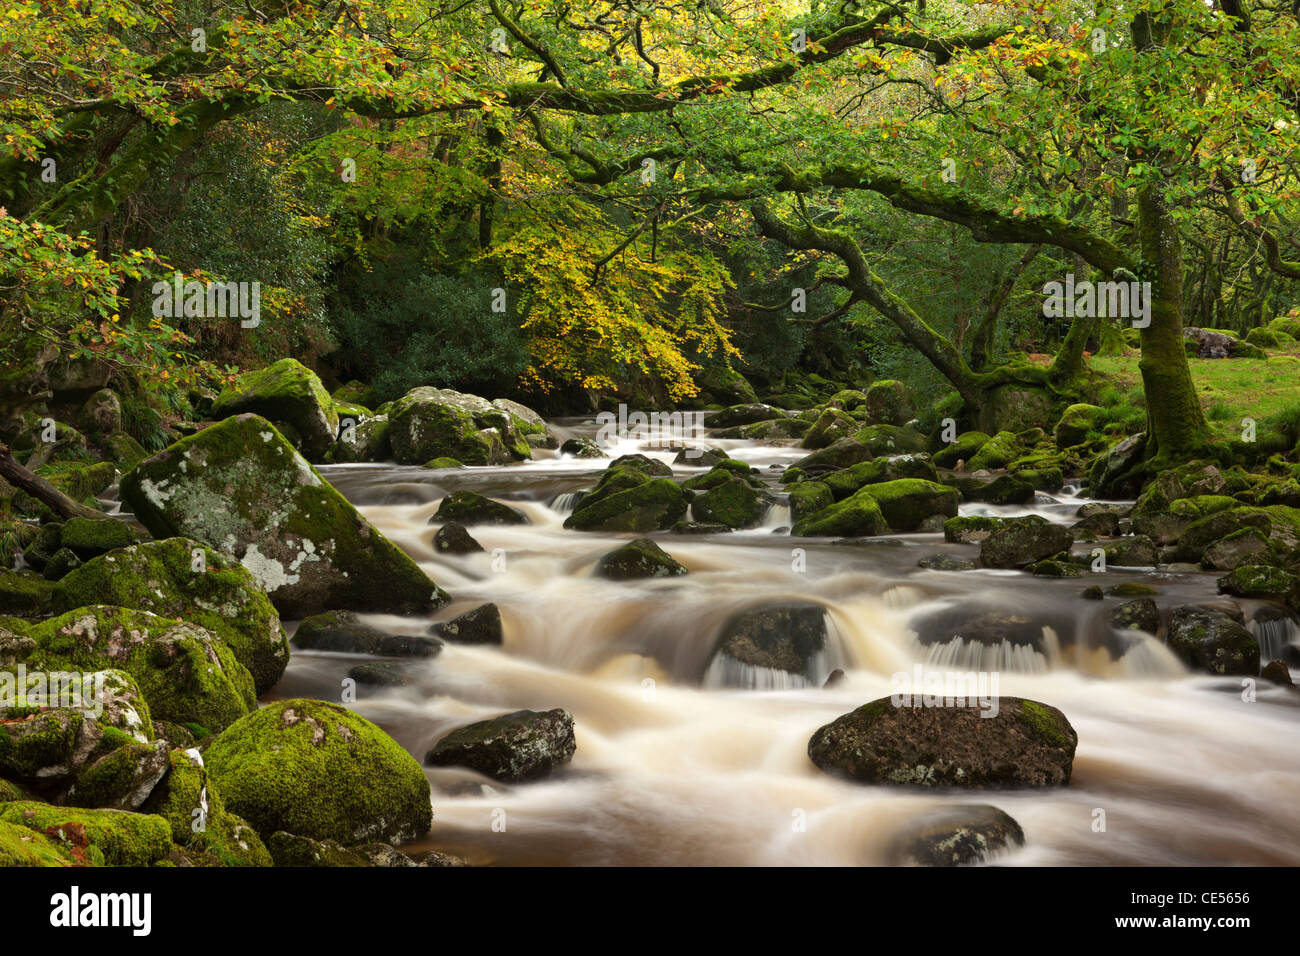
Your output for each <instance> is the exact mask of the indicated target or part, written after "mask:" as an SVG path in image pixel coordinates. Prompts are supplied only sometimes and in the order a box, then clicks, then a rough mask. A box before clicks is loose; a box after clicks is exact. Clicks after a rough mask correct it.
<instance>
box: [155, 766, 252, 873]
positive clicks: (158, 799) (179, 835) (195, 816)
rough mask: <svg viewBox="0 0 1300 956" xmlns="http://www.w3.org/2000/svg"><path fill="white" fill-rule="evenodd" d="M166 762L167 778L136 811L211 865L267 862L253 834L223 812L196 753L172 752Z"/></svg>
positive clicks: (223, 805)
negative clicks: (155, 819) (156, 819)
mask: <svg viewBox="0 0 1300 956" xmlns="http://www.w3.org/2000/svg"><path fill="white" fill-rule="evenodd" d="M167 762H168V769H167V775H166V776H165V777H163V779H162V780H161V781H159V783H158V785H157V786H156V787H154V789H153V792H152V793H150V794H149V799H148V800H146V801H145V803H144V806H143V807H142V808H141V809H142V810H143V811H144V812H145V813H154V814H157V815H158V816H160V817H162V818H163V819H165V820H166V821H167V822H168V824H169V825H170V827H171V838H172V841H173V842H174V843H177V844H178V845H180V846H183V847H185V848H186V849H188V850H190V851H191V852H192V853H195V854H198V855H199V857H200V859H202V860H203V861H204V862H208V863H210V864H220V865H223V866H270V865H271V864H272V860H271V854H270V853H269V852H267V849H266V846H265V845H264V844H263V843H262V840H261V838H260V837H259V836H258V835H257V832H256V831H255V830H254V829H253V828H252V827H251V826H249V825H248V824H247V823H246V822H245V821H244V820H243V819H241V818H240V817H238V816H236V815H235V814H233V813H231V812H230V811H229V810H227V809H226V805H225V801H224V800H222V798H221V794H220V792H219V791H218V789H217V787H216V786H215V785H214V784H213V783H212V781H210V780H209V779H208V773H207V769H206V768H205V767H204V765H203V760H202V758H200V757H199V756H198V755H197V753H192V752H189V751H185V750H179V749H177V750H172V751H171V752H170V753H169V754H168V755H167Z"/></svg>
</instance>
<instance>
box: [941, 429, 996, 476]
mask: <svg viewBox="0 0 1300 956" xmlns="http://www.w3.org/2000/svg"><path fill="white" fill-rule="evenodd" d="M988 440H989V436H988V435H987V434H985V433H984V432H979V431H973V432H962V433H961V434H960V435H958V436H957V439H956V440H955V441H951V442H948V443H947V444H945V445H944V446H943V448H941V449H940V450H939V451H936V452H935V453H934V463H935V465H936V466H938V467H939V468H956V467H957V463H958V462H961V463H962V466H963V467H965V463H966V462H969V461H970V460H971V459H972V458H974V457H975V453H976V452H978V451H979V450H980V449H981V448H983V447H984V445H985V443H987V442H988Z"/></svg>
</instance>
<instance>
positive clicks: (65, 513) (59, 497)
mask: <svg viewBox="0 0 1300 956" xmlns="http://www.w3.org/2000/svg"><path fill="white" fill-rule="evenodd" d="M0 478H4V479H5V481H7V482H9V484H11V485H13V486H14V487H15V488H20V489H22V490H23V491H25V492H27V493H28V494H29V495H31V496H32V497H33V498H35V499H36V500H37V501H39V502H41V503H42V504H45V505H47V506H49V508H50V510H51V511H53V512H54V513H55V514H57V515H58V516H59V517H60V518H93V519H96V520H98V519H100V518H107V519H109V520H110V521H111V520H112V515H107V514H105V513H104V512H102V511H99V510H98V509H96V508H90V507H87V506H86V505H83V504H81V502H79V501H73V500H72V499H71V498H69V497H68V496H67V495H65V494H64V493H63V492H61V491H59V489H58V488H55V487H54V486H53V485H52V484H50V483H49V482H48V481H46V480H45V479H44V478H42V477H41V476H40V475H34V474H32V473H31V472H30V471H28V470H27V469H26V468H24V467H23V466H22V465H20V464H19V463H18V462H17V461H16V460H15V459H14V456H13V453H12V452H10V451H9V446H8V445H5V444H3V443H0Z"/></svg>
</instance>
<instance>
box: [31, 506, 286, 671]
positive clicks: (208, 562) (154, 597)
mask: <svg viewBox="0 0 1300 956" xmlns="http://www.w3.org/2000/svg"><path fill="white" fill-rule="evenodd" d="M69 523H71V522H69ZM88 604H114V605H117V606H119V607H129V608H135V609H136V610H140V611H152V612H153V613H154V614H159V615H162V616H163V617H172V618H183V619H184V620H186V621H188V622H190V623H192V624H197V625H198V626H199V627H202V628H204V629H205V630H207V631H208V632H209V633H211V634H213V635H214V636H216V637H218V638H220V639H221V640H222V641H224V642H225V644H226V646H228V647H229V648H230V649H231V651H233V652H234V655H235V658H236V659H237V660H238V661H239V663H241V664H243V665H244V666H245V667H247V668H248V672H249V673H250V674H252V675H253V686H254V688H255V689H256V691H257V693H259V694H260V693H262V692H264V691H267V690H269V689H270V688H272V687H273V686H275V683H276V681H278V680H279V679H280V676H281V675H282V674H283V673H284V669H285V667H286V666H288V663H289V640H288V638H287V637H286V636H285V633H284V628H282V627H281V626H280V616H279V614H277V613H276V610H275V607H274V606H273V605H272V604H271V601H270V599H269V598H268V597H267V596H266V593H265V592H264V591H263V590H262V588H261V587H260V585H259V582H258V581H257V579H256V578H254V577H253V575H252V573H251V572H249V570H248V569H247V568H245V567H244V566H243V565H241V564H237V563H236V562H235V561H234V560H232V559H230V558H228V557H226V556H225V555H223V554H220V553H219V552H216V551H213V550H212V549H210V548H205V547H204V546H203V545H201V544H199V543H198V542H197V541H194V540H192V539H190V538H165V539H163V540H161V541H148V542H145V543H143V544H137V545H132V546H131V547H127V548H122V549H120V550H118V551H112V552H109V553H108V554H104V555H101V556H100V557H97V558H93V559H92V560H90V561H88V562H86V564H84V565H82V566H81V567H80V568H78V569H77V570H75V571H73V572H72V573H70V574H68V575H67V576H66V577H64V578H63V579H62V580H61V581H59V584H58V586H57V587H56V588H55V591H54V598H53V602H52V605H53V608H54V611H55V613H61V612H63V611H70V610H72V609H73V608H78V607H84V606H86V605H88Z"/></svg>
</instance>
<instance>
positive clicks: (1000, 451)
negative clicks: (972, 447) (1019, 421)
mask: <svg viewBox="0 0 1300 956" xmlns="http://www.w3.org/2000/svg"><path fill="white" fill-rule="evenodd" d="M1022 454H1023V452H1022V451H1021V445H1020V440H1019V439H1018V438H1017V437H1016V436H1015V434H1014V433H1013V432H998V433H997V434H996V435H994V436H993V437H992V438H990V439H989V440H988V441H986V442H985V443H984V444H983V445H981V446H980V450H979V451H977V452H976V453H975V457H974V458H972V459H970V461H968V462H966V470H967V471H980V470H981V469H988V470H990V471H991V470H995V469H998V468H1005V467H1007V465H1009V464H1011V463H1012V462H1013V461H1015V460H1016V459H1017V458H1019V457H1020V456H1021V455H1022Z"/></svg>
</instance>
